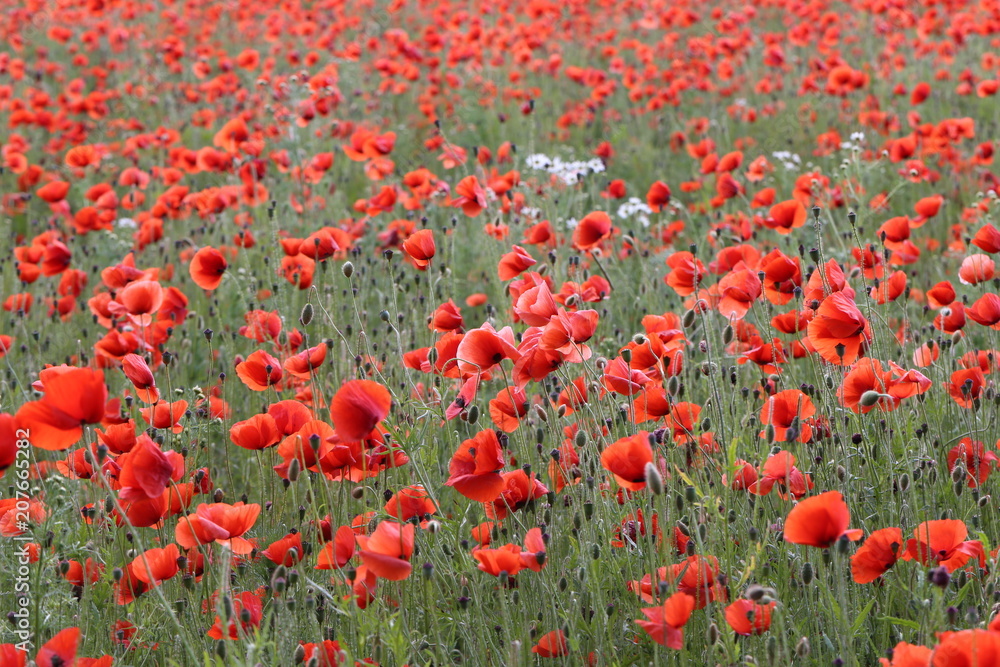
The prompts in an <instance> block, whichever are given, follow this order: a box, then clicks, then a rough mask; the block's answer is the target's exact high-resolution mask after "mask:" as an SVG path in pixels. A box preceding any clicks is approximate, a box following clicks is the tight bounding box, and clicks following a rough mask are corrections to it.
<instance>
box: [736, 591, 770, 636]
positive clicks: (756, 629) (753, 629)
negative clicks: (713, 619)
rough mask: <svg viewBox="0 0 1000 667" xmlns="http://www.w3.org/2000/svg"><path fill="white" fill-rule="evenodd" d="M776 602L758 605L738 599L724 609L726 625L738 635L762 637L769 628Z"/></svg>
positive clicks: (751, 601) (744, 599)
mask: <svg viewBox="0 0 1000 667" xmlns="http://www.w3.org/2000/svg"><path fill="white" fill-rule="evenodd" d="M777 606H778V603H777V602H773V601H772V602H768V603H767V604H759V603H757V602H754V601H753V600H747V599H746V598H740V599H739V600H737V601H736V602H733V603H732V604H731V605H729V606H728V607H726V623H728V624H729V627H731V628H732V629H733V632H735V633H736V634H738V635H743V636H749V635H762V634H764V633H765V632H767V631H768V629H769V628H770V627H771V614H772V613H773V612H774V608H775V607H777Z"/></svg>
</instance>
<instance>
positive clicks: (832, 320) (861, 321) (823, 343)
mask: <svg viewBox="0 0 1000 667" xmlns="http://www.w3.org/2000/svg"><path fill="white" fill-rule="evenodd" d="M808 331H809V340H810V342H812V344H813V346H814V347H815V348H816V351H817V352H818V353H819V355H820V356H821V357H823V358H824V359H825V360H827V361H828V362H830V363H831V364H838V365H840V366H850V365H851V364H853V363H854V362H855V361H857V359H858V357H859V356H860V355H861V353H862V352H863V351H864V350H865V348H867V346H868V344H869V343H870V342H871V340H872V331H871V326H870V325H869V324H868V320H867V319H865V317H864V315H862V314H861V311H860V310H859V309H858V307H857V305H856V304H855V303H854V298H853V297H851V296H850V295H848V294H847V293H846V292H835V293H833V294H831V295H830V296H828V297H826V298H825V299H824V300H823V303H822V304H820V307H819V309H818V310H817V311H816V315H815V316H814V317H813V318H812V320H811V321H810V322H809V327H808Z"/></svg>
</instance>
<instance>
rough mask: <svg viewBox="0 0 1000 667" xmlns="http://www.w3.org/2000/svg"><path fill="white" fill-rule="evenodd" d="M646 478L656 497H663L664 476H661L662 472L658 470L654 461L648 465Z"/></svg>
mask: <svg viewBox="0 0 1000 667" xmlns="http://www.w3.org/2000/svg"><path fill="white" fill-rule="evenodd" d="M645 477H646V484H647V485H648V486H649V490H650V491H652V492H653V494H654V495H657V496H660V495H663V491H664V489H663V476H662V475H661V474H660V471H659V470H657V468H656V466H655V465H654V464H653V462H652V461H649V462H647V463H646V468H645Z"/></svg>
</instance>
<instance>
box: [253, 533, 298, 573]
mask: <svg viewBox="0 0 1000 667" xmlns="http://www.w3.org/2000/svg"><path fill="white" fill-rule="evenodd" d="M260 555H261V556H263V557H264V558H266V559H268V560H269V561H271V562H272V563H274V564H275V565H284V566H285V567H291V566H293V565H295V564H296V563H298V562H299V561H300V560H302V555H303V552H302V533H289V534H288V535H285V536H284V537H282V538H280V539H278V540H275V541H274V542H271V544H270V545H269V546H268V547H267V548H266V549H264V550H263V551H261V552H260Z"/></svg>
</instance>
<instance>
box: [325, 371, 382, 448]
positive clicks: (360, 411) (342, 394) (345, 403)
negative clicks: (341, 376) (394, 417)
mask: <svg viewBox="0 0 1000 667" xmlns="http://www.w3.org/2000/svg"><path fill="white" fill-rule="evenodd" d="M391 406H392V395H391V394H389V390H388V389H386V388H385V387H383V386H382V385H380V384H379V383H377V382H372V381H371V380H350V381H348V382H345V383H344V384H343V385H342V386H341V387H340V389H338V390H337V393H336V394H335V395H334V397H333V399H332V400H331V401H330V417H331V418H332V419H333V423H334V426H335V427H336V429H337V434H338V435H339V436H340V438H341V439H342V440H344V441H357V440H363V439H364V438H366V437H367V436H368V434H370V433H371V432H372V430H373V429H374V428H375V427H376V426H378V425H379V423H381V421H382V420H383V419H385V418H386V417H387V416H388V415H389V408H390V407H391Z"/></svg>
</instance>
